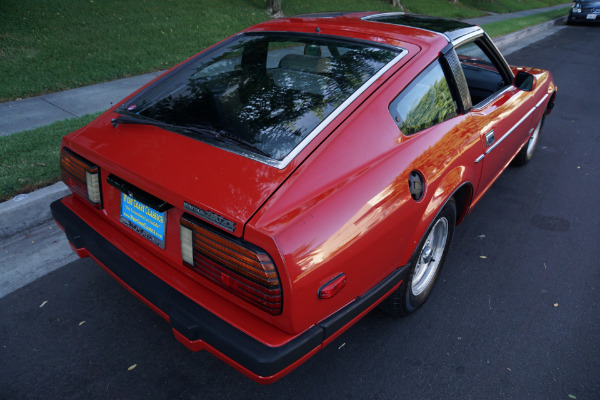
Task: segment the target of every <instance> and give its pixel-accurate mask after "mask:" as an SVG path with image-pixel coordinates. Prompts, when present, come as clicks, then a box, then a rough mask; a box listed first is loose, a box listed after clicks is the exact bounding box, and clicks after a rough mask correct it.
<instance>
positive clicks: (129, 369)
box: [127, 364, 137, 371]
mask: <svg viewBox="0 0 600 400" xmlns="http://www.w3.org/2000/svg"><path fill="white" fill-rule="evenodd" d="M135 367H137V364H133V365H132V366H131V367H129V368H127V371H131V370H132V369H134V368H135Z"/></svg>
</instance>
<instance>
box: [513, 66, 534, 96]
mask: <svg viewBox="0 0 600 400" xmlns="http://www.w3.org/2000/svg"><path fill="white" fill-rule="evenodd" d="M514 85H515V86H516V87H517V88H519V89H521V90H524V91H526V92H531V91H532V90H533V88H534V87H535V77H534V76H533V75H531V74H528V73H527V72H524V71H519V73H518V74H517V76H515V81H514Z"/></svg>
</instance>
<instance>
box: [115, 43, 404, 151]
mask: <svg viewBox="0 0 600 400" xmlns="http://www.w3.org/2000/svg"><path fill="white" fill-rule="evenodd" d="M399 52H400V50H398V51H395V50H392V49H387V48H380V47H375V46H372V45H367V44H364V43H362V42H353V41H342V40H338V39H331V38H323V37H316V36H315V37H312V36H299V35H286V34H260V35H255V34H247V35H239V36H236V37H235V38H233V39H231V40H229V41H227V42H225V44H223V45H221V46H219V47H217V48H215V49H213V50H212V51H209V52H205V53H203V54H202V55H200V56H198V57H197V58H195V59H193V60H191V61H190V62H188V63H187V64H186V65H184V66H183V67H180V68H179V69H178V70H176V71H175V72H174V73H172V74H171V75H169V76H168V77H166V78H165V79H163V80H162V81H160V82H158V84H156V85H154V86H151V87H150V88H149V89H148V90H146V91H144V92H142V93H141V94H140V95H138V96H136V97H135V98H133V99H132V100H130V101H129V102H127V103H126V104H124V105H123V106H121V107H120V108H119V109H118V110H117V112H119V113H121V114H129V115H135V116H137V117H142V118H144V119H150V120H153V121H159V122H162V123H164V124H163V125H161V126H162V127H165V129H169V128H168V126H167V125H166V124H170V125H173V126H178V127H202V128H203V129H207V128H212V129H214V130H215V131H218V132H222V133H226V134H227V135H228V136H230V137H231V136H235V137H237V138H239V139H242V140H243V141H244V142H246V143H248V144H251V145H252V146H254V147H255V148H256V149H258V150H259V154H261V155H263V156H266V157H268V158H270V159H275V160H281V159H282V158H284V157H285V156H286V155H287V154H289V153H290V152H291V151H292V150H293V149H294V148H295V147H296V146H297V145H298V144H299V143H300V142H302V140H303V139H304V138H305V137H306V136H307V135H309V134H310V133H311V132H312V131H313V130H314V129H315V128H316V127H317V126H318V125H319V124H320V123H321V122H322V121H323V120H324V119H326V118H327V116H328V115H330V114H331V113H332V112H333V111H334V110H335V109H336V108H337V107H339V106H340V105H341V104H342V103H343V102H344V101H345V100H346V99H347V98H348V97H350V96H351V95H352V94H353V93H354V92H355V91H356V90H357V89H359V88H360V87H361V86H362V85H363V84H364V83H365V82H366V81H367V80H369V78H371V77H372V76H373V75H374V74H376V73H377V72H378V71H379V70H380V69H381V68H382V67H384V66H385V65H386V64H388V63H389V62H390V61H392V60H393V59H394V58H395V57H396V56H397V55H398V54H399ZM217 136H218V135H217ZM198 139H199V140H203V137H202V136H199V137H198ZM211 144H214V143H213V142H211ZM218 146H220V147H223V148H226V149H229V150H232V149H233V150H234V151H235V152H238V153H242V154H244V153H245V152H248V151H250V150H248V149H249V147H246V148H245V151H241V150H240V148H239V147H236V144H235V143H234V142H232V141H227V142H225V141H224V142H223V143H219V144H218Z"/></svg>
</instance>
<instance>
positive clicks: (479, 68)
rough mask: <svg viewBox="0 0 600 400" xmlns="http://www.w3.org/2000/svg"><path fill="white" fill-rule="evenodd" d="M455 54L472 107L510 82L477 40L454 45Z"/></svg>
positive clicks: (480, 103) (478, 104)
mask: <svg viewBox="0 0 600 400" xmlns="http://www.w3.org/2000/svg"><path fill="white" fill-rule="evenodd" d="M455 50H456V54H457V55H458V59H459V61H460V64H461V66H462V69H463V72H464V75H465V79H466V81H467V86H468V88H469V94H470V95H471V101H472V103H473V107H475V108H477V107H478V106H481V105H483V104H484V103H485V100H486V99H488V98H490V97H491V96H493V95H494V94H495V93H496V92H498V91H500V90H502V89H504V88H505V87H507V86H508V85H509V84H510V80H509V79H508V78H507V77H505V76H504V75H503V74H502V73H501V69H500V68H499V67H498V65H497V61H495V60H494V59H493V58H492V57H490V56H488V53H487V52H486V51H484V45H483V44H482V43H480V42H479V41H473V42H468V43H465V44H462V45H460V46H458V47H456V49H455Z"/></svg>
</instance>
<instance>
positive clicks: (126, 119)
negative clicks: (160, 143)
mask: <svg viewBox="0 0 600 400" xmlns="http://www.w3.org/2000/svg"><path fill="white" fill-rule="evenodd" d="M110 122H111V123H112V125H113V128H116V127H117V126H119V125H120V124H134V125H153V126H158V127H161V128H167V129H175V130H183V131H186V132H191V133H199V134H201V135H208V136H210V137H213V138H216V139H220V140H222V141H226V142H230V143H231V142H233V143H235V144H237V145H241V146H242V147H246V148H248V149H250V150H252V151H253V152H255V153H258V154H260V155H263V156H265V157H269V155H268V154H267V153H265V152H264V151H262V150H261V149H259V148H258V147H256V146H255V145H253V144H252V143H250V142H248V141H247V140H244V139H242V138H240V137H237V136H235V135H232V134H230V133H229V132H226V131H223V130H220V129H216V128H212V127H206V126H202V125H175V124H170V123H168V122H161V121H156V120H153V119H145V118H141V117H134V116H131V115H119V116H118V117H117V118H113V119H112V120H111V121H110Z"/></svg>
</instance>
